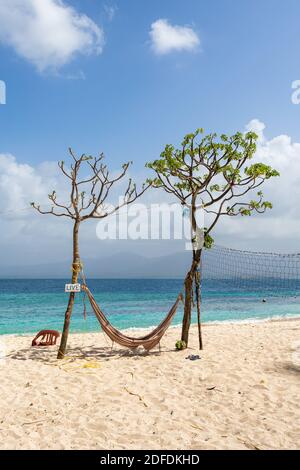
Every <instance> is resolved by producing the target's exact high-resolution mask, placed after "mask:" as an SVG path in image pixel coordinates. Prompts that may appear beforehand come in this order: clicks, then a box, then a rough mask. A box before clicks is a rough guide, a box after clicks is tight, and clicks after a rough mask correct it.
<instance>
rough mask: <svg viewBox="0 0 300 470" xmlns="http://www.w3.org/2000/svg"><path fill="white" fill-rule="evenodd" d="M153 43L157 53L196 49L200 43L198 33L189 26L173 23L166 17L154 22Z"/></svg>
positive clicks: (152, 27) (151, 34)
mask: <svg viewBox="0 0 300 470" xmlns="http://www.w3.org/2000/svg"><path fill="white" fill-rule="evenodd" d="M150 37H151V45H152V49H153V50H154V52H155V53H156V54H159V55H163V54H168V53H169V52H173V51H195V50H197V49H198V47H199V45H200V39H199V36H198V35H197V33H196V32H195V31H194V30H193V29H192V28H191V27H189V26H178V25H171V24H170V23H169V21H168V20H166V19H159V20H157V21H155V22H154V23H152V25H151V31H150Z"/></svg>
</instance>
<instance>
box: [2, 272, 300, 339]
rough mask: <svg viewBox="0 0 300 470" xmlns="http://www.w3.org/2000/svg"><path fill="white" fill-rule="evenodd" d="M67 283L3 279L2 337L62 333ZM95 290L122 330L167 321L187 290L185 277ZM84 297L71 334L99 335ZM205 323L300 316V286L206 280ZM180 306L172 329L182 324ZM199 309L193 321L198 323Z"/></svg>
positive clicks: (100, 283)
mask: <svg viewBox="0 0 300 470" xmlns="http://www.w3.org/2000/svg"><path fill="white" fill-rule="evenodd" d="M68 282H69V280H67V279H0V334H1V335H3V334H29V333H35V332H37V331H39V330H41V329H57V330H60V331H61V330H62V327H63V321H64V314H65V310H66V306H67V302H68V294H66V293H65V292H64V286H65V283H68ZM88 285H89V288H90V290H91V291H92V293H93V295H94V297H95V299H96V300H97V302H98V303H99V305H100V306H101V309H102V310H103V311H104V312H105V314H106V315H107V316H108V318H109V320H110V321H111V323H112V324H113V325H114V326H116V327H117V328H118V329H143V328H150V327H153V326H155V325H157V324H158V323H160V321H161V320H162V319H163V318H164V317H165V315H166V314H167V312H168V311H169V309H170V307H171V306H172V304H173V303H174V301H175V300H176V297H177V295H178V294H179V292H181V291H183V281H182V279H176V278H172V279H149V278H145V279H90V280H89V281H88ZM83 302H84V294H83V293H80V294H76V299H75V308H74V313H73V315H72V321H71V332H73V333H75V332H80V333H82V332H93V331H95V332H96V331H99V329H100V325H99V323H98V321H97V320H96V318H95V315H94V314H93V311H92V309H91V307H90V305H89V302H88V299H87V298H86V306H87V318H86V320H85V319H84V316H83V308H84V307H83ZM201 314H202V321H203V323H211V322H244V321H257V320H267V319H272V318H273V319H275V318H293V317H297V316H300V305H299V283H298V281H297V280H292V279H291V280H285V285H283V284H282V282H281V281H280V280H278V279H265V280H264V282H263V283H262V282H261V280H258V279H244V280H243V282H241V281H239V282H238V281H237V280H234V279H205V280H204V281H203V284H202V302H201ZM182 315H183V306H182V305H181V304H180V306H179V308H178V311H177V314H176V315H175V318H174V320H173V323H172V325H179V324H180V323H181V321H182ZM196 321H197V319H196V312H195V310H194V312H193V317H192V322H193V323H195V322H196Z"/></svg>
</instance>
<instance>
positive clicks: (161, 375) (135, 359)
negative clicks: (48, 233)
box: [0, 320, 300, 449]
mask: <svg viewBox="0 0 300 470" xmlns="http://www.w3.org/2000/svg"><path fill="white" fill-rule="evenodd" d="M179 336H180V334H179V330H177V329H175V328H172V329H170V330H169V331H168V333H167V335H166V337H165V338H164V339H163V342H162V352H161V354H159V353H158V352H156V351H154V352H152V353H151V354H149V355H144V353H143V352H142V351H141V352H139V353H138V354H132V353H130V352H129V353H128V352H126V351H124V350H121V349H117V348H116V349H114V350H113V351H111V348H110V343H109V341H108V340H106V339H105V338H104V336H103V334H102V333H93V334H76V335H71V336H70V341H69V351H68V353H69V357H68V358H66V359H64V360H63V361H57V360H56V350H57V347H56V346H54V347H52V348H43V349H42V348H31V347H30V340H31V338H30V337H28V336H23V337H15V336H2V337H0V346H1V359H0V377H1V393H0V448H1V449H296V448H299V447H300V407H299V398H300V393H299V391H300V320H290V321H278V322H266V323H252V324H251V323H249V324H218V325H207V326H205V327H204V341H205V350H204V351H203V352H201V359H200V360H197V361H194V362H193V361H190V360H188V359H186V357H187V356H188V355H189V354H198V353H199V351H198V350H197V329H196V328H194V327H193V329H192V333H191V341H190V349H188V350H186V351H181V352H176V351H175V350H174V344H175V340H176V339H178V338H179ZM70 356H72V357H70Z"/></svg>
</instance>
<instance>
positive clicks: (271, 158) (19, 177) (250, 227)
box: [0, 119, 300, 264]
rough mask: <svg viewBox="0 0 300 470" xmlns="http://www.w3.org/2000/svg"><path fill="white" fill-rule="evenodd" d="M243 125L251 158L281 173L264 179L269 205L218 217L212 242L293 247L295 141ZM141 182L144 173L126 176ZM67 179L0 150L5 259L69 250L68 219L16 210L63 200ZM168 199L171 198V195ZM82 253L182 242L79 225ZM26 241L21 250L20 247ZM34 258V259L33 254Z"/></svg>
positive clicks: (158, 196) (298, 178)
mask: <svg viewBox="0 0 300 470" xmlns="http://www.w3.org/2000/svg"><path fill="white" fill-rule="evenodd" d="M246 128H247V130H250V129H252V130H255V131H256V132H257V133H259V134H260V138H259V141H258V148H257V153H256V156H255V158H254V160H253V161H263V162H265V163H267V164H269V165H271V166H272V167H274V168H276V169H277V170H278V171H279V172H280V173H281V176H280V177H278V178H273V179H271V180H269V181H267V182H266V184H265V187H264V190H263V191H264V193H265V197H266V199H267V200H270V201H271V202H273V205H274V208H273V210H271V211H268V212H267V213H266V214H263V215H257V216H253V217H249V218H248V217H236V218H231V217H224V218H223V219H222V220H221V221H220V224H218V227H217V229H216V232H215V233H214V234H213V237H214V238H215V240H216V243H218V244H222V245H225V246H231V247H233V248H242V249H250V250H264V251H270V250H273V251H279V252H283V251H299V233H300V208H299V200H300V143H299V142H294V141H293V140H292V139H291V137H290V136H288V135H284V134H283V135H278V136H275V137H273V138H269V137H268V136H267V135H266V132H265V129H266V126H265V125H264V124H263V123H262V122H260V121H259V120H258V119H256V120H252V121H251V122H250V123H249V124H248V125H247V126H246ZM132 176H133V179H134V180H135V181H141V180H142V181H143V180H144V179H145V176H146V175H145V174H139V175H136V174H135V175H132ZM67 184H68V182H67V181H65V179H64V178H63V177H62V176H60V172H59V170H58V167H57V164H56V163H54V162H44V163H43V164H40V165H39V166H37V167H34V166H31V165H27V164H22V163H20V162H18V160H17V159H16V158H15V157H13V156H12V155H7V154H6V155H3V154H2V155H1V154H0V218H1V228H2V230H1V234H0V256H1V259H3V260H6V262H7V263H8V264H9V262H10V261H9V259H15V260H16V256H17V255H16V253H20V254H22V257H23V258H22V259H23V260H25V258H24V257H25V256H27V257H28V259H31V258H32V257H33V258H34V257H36V256H41V257H42V259H43V261H49V262H50V261H57V260H59V259H60V258H61V259H65V258H66V257H67V256H68V255H69V254H70V237H71V227H72V224H71V223H70V221H69V220H68V219H65V220H63V219H62V218H61V219H58V218H56V217H51V216H49V217H47V216H42V215H40V214H37V213H36V212H35V211H33V210H31V209H28V210H25V211H23V210H22V209H24V208H26V207H28V204H29V202H31V201H36V202H40V203H41V206H42V207H43V208H47V207H49V201H48V198H47V195H48V193H50V192H51V191H52V190H53V189H55V190H56V191H57V194H58V197H59V199H60V200H61V201H63V202H65V201H67V200H68V188H67ZM168 200H169V199H168V198H167V195H165V194H164V193H163V192H160V191H149V192H147V193H146V194H145V197H144V198H143V200H142V201H141V202H145V204H147V205H148V206H149V205H150V204H151V203H153V202H167V201H168ZM172 202H174V201H173V200H172ZM81 243H82V250H83V255H84V256H85V257H87V258H89V257H90V258H92V257H94V256H95V253H97V255H96V256H99V257H100V256H103V254H104V253H105V254H107V255H109V254H110V253H113V252H114V251H115V250H118V251H128V250H129V251H132V252H136V253H139V252H140V250H141V246H143V249H144V251H145V252H146V253H147V256H151V255H152V256H156V255H157V254H161V253H164V252H172V251H179V250H180V249H183V246H184V243H182V244H181V243H179V242H178V243H177V242H175V241H168V242H165V241H159V240H157V241H147V242H145V243H144V244H143V245H141V244H140V243H139V242H135V241H122V240H121V241H115V242H107V243H106V242H100V241H99V240H97V238H96V224H92V223H91V224H84V226H83V227H82V232H81ZM24 244H26V250H24V246H25V245H24ZM37 259H38V258H37Z"/></svg>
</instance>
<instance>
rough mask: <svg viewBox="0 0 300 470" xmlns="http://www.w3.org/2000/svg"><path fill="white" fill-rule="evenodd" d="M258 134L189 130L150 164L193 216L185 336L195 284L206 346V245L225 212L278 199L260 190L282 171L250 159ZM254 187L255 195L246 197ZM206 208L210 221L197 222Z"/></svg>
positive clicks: (247, 212)
mask: <svg viewBox="0 0 300 470" xmlns="http://www.w3.org/2000/svg"><path fill="white" fill-rule="evenodd" d="M257 138H258V136H257V135H256V134H255V133H253V132H248V133H247V134H245V135H244V134H242V133H240V132H237V133H236V134H234V135H233V136H227V135H224V134H223V135H221V136H220V137H219V138H218V137H217V135H216V134H208V135H204V131H203V129H198V130H197V131H196V132H195V133H191V134H188V135H186V136H185V137H184V140H183V142H182V144H181V147H180V148H179V149H176V148H175V147H174V146H173V145H166V147H165V149H164V151H163V152H162V153H161V155H160V158H159V159H158V160H155V161H153V162H151V163H148V164H147V167H149V168H151V169H152V170H154V172H155V177H154V178H153V179H151V180H148V182H149V184H151V185H152V186H153V187H156V188H162V189H164V190H165V191H166V192H167V193H169V194H173V195H174V196H175V197H176V198H177V199H178V200H179V201H180V202H181V204H182V205H183V206H188V207H189V211H190V218H191V231H192V234H191V242H192V263H191V266H190V269H189V271H188V273H187V274H186V277H185V306H184V318H183V325H182V337H181V339H182V341H184V342H185V343H186V345H187V344H188V337H189V328H190V323H191V311H192V304H193V287H194V286H195V294H196V300H197V315H198V328H199V346H200V349H202V348H203V342H202V334H201V321H200V272H199V266H200V262H201V255H202V250H203V247H205V248H208V249H209V248H211V247H212V245H213V242H214V240H213V238H212V236H211V233H212V232H213V229H214V228H215V227H216V224H217V222H218V221H219V220H220V218H221V217H222V216H225V215H226V216H229V217H234V216H238V215H240V216H251V215H252V214H253V213H264V212H265V211H266V210H267V209H271V208H272V204H271V203H270V202H268V201H265V200H264V197H263V193H262V192H261V191H260V190H259V191H255V190H257V189H258V188H259V187H260V186H262V185H263V183H264V182H265V181H266V180H268V179H270V178H272V177H275V176H279V173H278V172H277V171H276V170H274V169H272V168H271V167H270V166H268V165H265V164H263V163H252V164H251V162H250V160H251V159H252V157H253V155H254V154H255V152H256V141H257ZM248 193H253V194H254V195H253V199H250V200H249V199H248V197H247V198H246V195H248ZM199 208H201V209H202V210H204V211H205V213H206V214H208V215H207V216H206V218H207V219H208V221H209V223H208V224H207V227H205V228H203V227H199V226H198V224H197V218H196V214H197V210H199Z"/></svg>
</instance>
